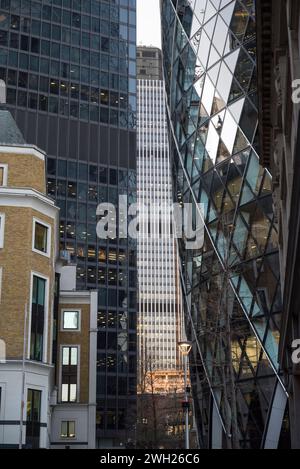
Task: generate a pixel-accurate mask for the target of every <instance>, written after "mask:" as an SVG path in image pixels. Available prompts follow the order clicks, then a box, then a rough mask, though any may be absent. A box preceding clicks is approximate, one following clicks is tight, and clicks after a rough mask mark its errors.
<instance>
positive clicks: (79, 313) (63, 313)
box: [60, 308, 81, 334]
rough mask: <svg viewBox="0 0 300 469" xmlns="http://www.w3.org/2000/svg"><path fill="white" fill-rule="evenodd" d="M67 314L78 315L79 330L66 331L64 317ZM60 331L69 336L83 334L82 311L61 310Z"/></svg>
mask: <svg viewBox="0 0 300 469" xmlns="http://www.w3.org/2000/svg"><path fill="white" fill-rule="evenodd" d="M65 313H78V329H65V328H64V315H65ZM60 331H61V332H66V333H69V334H77V333H78V332H81V309H76V308H63V309H61V323H60Z"/></svg>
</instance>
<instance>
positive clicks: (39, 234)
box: [33, 220, 51, 257]
mask: <svg viewBox="0 0 300 469" xmlns="http://www.w3.org/2000/svg"><path fill="white" fill-rule="evenodd" d="M33 224H34V225H33V226H34V228H33V251H35V252H38V253H39V254H42V255H45V256H48V257H49V256H50V234H51V227H50V226H49V225H47V224H45V223H43V222H41V221H38V220H34V222H33Z"/></svg>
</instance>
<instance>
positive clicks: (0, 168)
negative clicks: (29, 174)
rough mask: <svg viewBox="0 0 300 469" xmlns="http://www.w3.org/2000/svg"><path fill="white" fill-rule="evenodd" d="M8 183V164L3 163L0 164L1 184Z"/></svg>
mask: <svg viewBox="0 0 300 469" xmlns="http://www.w3.org/2000/svg"><path fill="white" fill-rule="evenodd" d="M6 185H7V165H6V164H1V165H0V186H2V187H3V186H6Z"/></svg>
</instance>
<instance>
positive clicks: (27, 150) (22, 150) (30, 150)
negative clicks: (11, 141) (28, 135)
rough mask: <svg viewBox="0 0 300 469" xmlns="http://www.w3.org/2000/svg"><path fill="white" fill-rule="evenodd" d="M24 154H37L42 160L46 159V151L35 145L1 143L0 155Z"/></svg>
mask: <svg viewBox="0 0 300 469" xmlns="http://www.w3.org/2000/svg"><path fill="white" fill-rule="evenodd" d="M1 154H9V155H21V156H22V155H24V156H28V155H29V156H35V157H36V158H39V159H40V160H42V161H45V156H46V153H44V152H43V151H42V150H40V149H39V148H37V147H34V146H30V145H28V146H18V145H0V155H1Z"/></svg>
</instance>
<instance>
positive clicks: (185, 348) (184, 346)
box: [178, 341, 192, 449]
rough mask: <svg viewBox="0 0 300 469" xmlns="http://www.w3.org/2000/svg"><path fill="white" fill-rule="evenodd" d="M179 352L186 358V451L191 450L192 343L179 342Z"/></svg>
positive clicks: (184, 405)
mask: <svg viewBox="0 0 300 469" xmlns="http://www.w3.org/2000/svg"><path fill="white" fill-rule="evenodd" d="M178 346H179V350H180V352H181V354H182V356H183V358H184V404H183V407H184V410H185V449H190V429H189V410H190V403H189V389H188V357H189V354H190V352H191V350H192V344H191V342H188V341H185V342H179V344H178Z"/></svg>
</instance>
